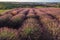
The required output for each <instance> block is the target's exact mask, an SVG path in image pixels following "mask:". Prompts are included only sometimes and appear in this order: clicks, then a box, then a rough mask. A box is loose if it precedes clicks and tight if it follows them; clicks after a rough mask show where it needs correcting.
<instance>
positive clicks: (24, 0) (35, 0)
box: [0, 0, 60, 2]
mask: <svg viewBox="0 0 60 40" xmlns="http://www.w3.org/2000/svg"><path fill="white" fill-rule="evenodd" d="M2 1H7V2H60V0H0V2H2Z"/></svg>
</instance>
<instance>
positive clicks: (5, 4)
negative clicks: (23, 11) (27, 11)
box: [0, 2, 60, 9]
mask: <svg viewBox="0 0 60 40" xmlns="http://www.w3.org/2000/svg"><path fill="white" fill-rule="evenodd" d="M20 7H21V8H27V7H32V8H34V7H60V4H56V5H55V4H33V3H31V4H28V3H27V4H26V3H16V2H0V9H12V8H20Z"/></svg>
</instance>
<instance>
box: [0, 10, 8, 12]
mask: <svg viewBox="0 0 60 40" xmlns="http://www.w3.org/2000/svg"><path fill="white" fill-rule="evenodd" d="M6 11H8V10H0V13H3V12H6Z"/></svg>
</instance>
